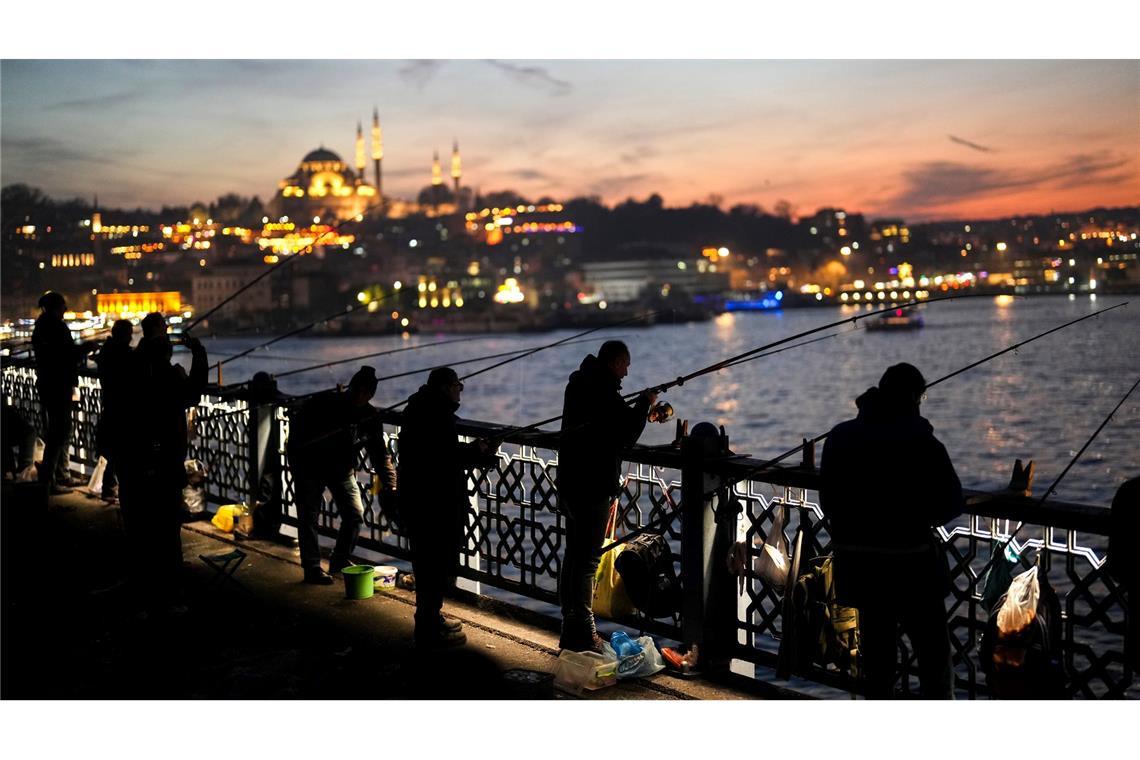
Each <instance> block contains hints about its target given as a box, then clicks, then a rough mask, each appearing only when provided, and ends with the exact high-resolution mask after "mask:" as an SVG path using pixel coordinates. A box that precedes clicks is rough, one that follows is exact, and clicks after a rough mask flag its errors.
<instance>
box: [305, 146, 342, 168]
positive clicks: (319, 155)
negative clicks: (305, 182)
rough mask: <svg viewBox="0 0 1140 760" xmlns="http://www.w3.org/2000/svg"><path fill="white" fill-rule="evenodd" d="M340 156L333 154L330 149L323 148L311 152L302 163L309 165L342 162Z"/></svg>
mask: <svg viewBox="0 0 1140 760" xmlns="http://www.w3.org/2000/svg"><path fill="white" fill-rule="evenodd" d="M340 160H341V159H340V156H338V155H337V154H335V153H333V152H332V151H331V150H329V149H328V148H326V147H324V146H321V147H320V148H317V149H316V150H312V151H309V153H308V154H307V155H306V156H305V157H304V158H302V159H301V163H303V164H307V163H309V162H310V161H338V162H339V161H340Z"/></svg>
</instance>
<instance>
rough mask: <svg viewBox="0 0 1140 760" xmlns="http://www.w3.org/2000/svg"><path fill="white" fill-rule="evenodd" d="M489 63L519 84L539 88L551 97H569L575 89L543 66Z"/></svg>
mask: <svg viewBox="0 0 1140 760" xmlns="http://www.w3.org/2000/svg"><path fill="white" fill-rule="evenodd" d="M487 63H489V64H491V65H492V66H494V67H495V68H497V69H498V70H499V71H502V72H504V73H505V74H506V75H507V76H509V77H510V78H511V79H513V80H514V81H515V82H517V83H518V84H521V85H524V86H527V87H538V88H539V89H542V90H545V91H547V92H548V93H550V94H551V95H569V94H570V92H571V90H573V89H574V88H573V87H572V86H571V84H570V83H569V82H567V81H565V80H562V79H557V78H555V77H553V76H551V74H550V72H548V71H547V70H546V69H544V68H542V67H541V66H520V65H518V64H516V63H508V62H506V61H496V60H490V61H487Z"/></svg>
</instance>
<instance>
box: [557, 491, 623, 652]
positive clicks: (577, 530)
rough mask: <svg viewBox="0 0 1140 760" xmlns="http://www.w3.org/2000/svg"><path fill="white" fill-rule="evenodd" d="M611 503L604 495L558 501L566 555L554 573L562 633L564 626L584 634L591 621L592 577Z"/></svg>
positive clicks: (592, 612)
mask: <svg viewBox="0 0 1140 760" xmlns="http://www.w3.org/2000/svg"><path fill="white" fill-rule="evenodd" d="M612 503H613V499H611V498H610V497H608V496H601V497H586V498H575V497H570V496H565V495H564V496H562V497H561V499H560V504H561V506H562V511H563V513H564V514H565V517H566V553H565V554H564V555H563V557H562V569H561V571H560V572H559V574H558V601H559V603H560V604H561V605H562V630H563V631H565V630H567V628H568V627H577V628H579V630H580V631H584V630H585V629H586V628H588V627H589V625H590V622H591V621H592V620H593V618H594V576H595V575H596V574H597V572H598V564H599V563H600V562H601V556H600V555H599V554H598V552H599V550H600V549H601V548H602V542H603V541H604V540H605V534H606V521H607V520H609V516H610V505H611V504H612Z"/></svg>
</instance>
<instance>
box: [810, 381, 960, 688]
mask: <svg viewBox="0 0 1140 760" xmlns="http://www.w3.org/2000/svg"><path fill="white" fill-rule="evenodd" d="M925 389H926V380H925V379H924V378H923V376H922V373H921V372H919V371H918V369H916V368H915V367H914V366H912V365H910V364H896V365H894V366H892V367H890V368H888V369H887V371H886V372H884V373H883V376H882V378H881V379H880V380H879V385H878V387H877V388H870V389H868V390H867V392H866V393H864V394H863V395H861V396H860V397H859V398H858V399H857V400H856V402H855V403H856V406H857V407H858V409H859V414H858V416H857V417H856V418H855V419H853V420H848V421H846V422H842V423H840V424H839V425H836V426H835V427H834V428H833V429H832V430H831V432H830V433H828V435H827V442H826V443H825V444H824V447H823V457H822V459H821V462H820V474H821V477H822V484H821V486H820V490H819V496H820V506H821V507H822V509H823V512H824V514H825V515H826V516H827V518H828V520H829V528H828V530H829V532H830V534H831V539H832V547H833V550H834V558H835V559H834V561H835V589H836V596H837V601H838V602H839V603H840V604H843V605H848V606H852V607H856V608H858V610H859V631H860V650H861V658H862V669H863V672H864V681H865V683H864V685H865V689H866V695H867V696H868V697H872V698H889V697H890V696H891V695H892V694H893V690H894V683H895V678H896V656H897V649H898V647H897V645H896V641H897V638H898V632H899V629H900V628H901V629H902V631H903V632H904V633H906V634H907V635H908V636H909V638H910V641H911V644H912V645H913V647H914V652H915V656H916V658H917V660H918V673H919V682H920V693H921V695H922V696H923V697H924V698H928V699H929V698H941V699H949V698H951V697H952V696H953V671H952V670H951V663H950V634H949V630H948V628H947V624H946V605H945V598H946V596H947V595H948V594H949V593H950V590H951V583H950V576H949V572H948V570H947V566H946V556H945V553H944V551H943V549H942V544H941V542H940V541H939V540H938V537H937V536H936V535H935V533H934V528H935V527H937V526H939V525H944V524H945V523H947V522H949V521H950V520H952V519H954V518H955V517H957V516H958V515H960V514H961V513H962V508H963V501H962V485H961V483H960V482H959V480H958V475H957V473H955V471H954V465H953V464H951V462H950V457H949V455H948V454H947V453H946V447H944V446H943V445H942V443H941V442H939V440H938V439H937V438H935V437H934V429H933V428H932V427H931V425H930V423H929V422H927V421H926V419H925V418H923V417H922V416H921V415H920V414H919V405H920V403H921V402H922V399H923V398H924V391H925Z"/></svg>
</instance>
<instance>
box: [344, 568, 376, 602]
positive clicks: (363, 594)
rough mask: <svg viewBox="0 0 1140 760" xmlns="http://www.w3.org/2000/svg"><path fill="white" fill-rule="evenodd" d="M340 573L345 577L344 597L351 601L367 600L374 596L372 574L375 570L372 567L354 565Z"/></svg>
mask: <svg viewBox="0 0 1140 760" xmlns="http://www.w3.org/2000/svg"><path fill="white" fill-rule="evenodd" d="M340 572H341V575H343V576H344V595H345V596H346V597H348V598H349V599H367V598H368V597H370V596H372V592H373V585H372V573H374V572H375V570H374V569H373V567H372V566H371V565H352V566H351V567H346V568H345V569H343V570H341V571H340Z"/></svg>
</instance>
